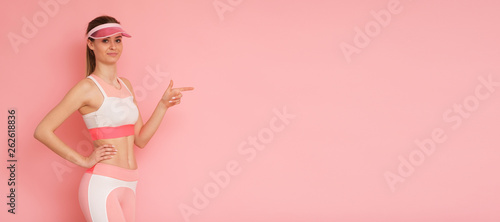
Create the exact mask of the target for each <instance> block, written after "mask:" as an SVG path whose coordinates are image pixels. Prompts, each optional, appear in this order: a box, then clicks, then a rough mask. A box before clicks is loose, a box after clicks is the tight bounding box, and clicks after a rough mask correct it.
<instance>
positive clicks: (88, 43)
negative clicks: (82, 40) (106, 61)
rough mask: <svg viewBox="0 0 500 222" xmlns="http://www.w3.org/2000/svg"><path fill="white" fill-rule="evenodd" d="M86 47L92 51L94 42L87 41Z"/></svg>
mask: <svg viewBox="0 0 500 222" xmlns="http://www.w3.org/2000/svg"><path fill="white" fill-rule="evenodd" d="M87 46H88V47H89V49H90V50H92V51H94V41H92V40H90V39H87Z"/></svg>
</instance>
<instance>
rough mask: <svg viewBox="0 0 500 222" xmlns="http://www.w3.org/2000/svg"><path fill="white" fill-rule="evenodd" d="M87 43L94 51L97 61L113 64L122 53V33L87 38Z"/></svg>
mask: <svg viewBox="0 0 500 222" xmlns="http://www.w3.org/2000/svg"><path fill="white" fill-rule="evenodd" d="M87 45H88V46H89V48H90V49H91V50H92V51H94V55H95V59H96V62H97V63H104V64H114V63H116V62H117V61H118V59H119V58H120V56H121V54H122V49H123V45H122V34H121V33H117V34H115V35H112V36H110V37H107V38H102V39H95V40H94V41H90V40H87Z"/></svg>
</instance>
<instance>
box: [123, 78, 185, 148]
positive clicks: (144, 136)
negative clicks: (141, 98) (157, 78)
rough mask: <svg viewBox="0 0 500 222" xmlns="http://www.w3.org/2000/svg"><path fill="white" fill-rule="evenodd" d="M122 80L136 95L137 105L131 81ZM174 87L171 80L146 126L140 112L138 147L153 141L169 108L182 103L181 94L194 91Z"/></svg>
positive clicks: (136, 135)
mask: <svg viewBox="0 0 500 222" xmlns="http://www.w3.org/2000/svg"><path fill="white" fill-rule="evenodd" d="M121 79H122V80H124V82H125V84H126V85H127V87H128V88H129V89H130V91H132V94H133V95H134V103H135V104H136V105H137V101H136V100H135V94H134V90H133V89H132V85H131V84H130V81H128V79H125V78H123V77H122V78H121ZM172 85H173V81H172V80H170V85H169V86H168V88H167V90H166V91H165V93H164V94H163V97H162V99H161V100H160V101H159V102H158V104H157V105H156V108H155V110H154V111H153V114H151V117H149V120H148V121H147V122H146V123H145V124H143V122H142V117H141V112H140V111H139V118H138V119H137V122H136V123H135V128H134V129H135V139H134V143H135V145H136V146H138V147H140V148H144V147H145V146H146V144H147V143H148V142H149V140H151V138H152V137H153V135H154V134H155V133H156V130H157V129H158V127H159V126H160V123H161V121H162V120H163V117H164V116H165V113H166V112H167V110H168V108H170V107H172V106H175V105H177V104H179V103H180V98H181V97H182V94H181V92H182V91H187V90H193V89H194V88H193V87H182V88H174V89H172ZM169 101H172V102H169Z"/></svg>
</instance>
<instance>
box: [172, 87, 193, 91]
mask: <svg viewBox="0 0 500 222" xmlns="http://www.w3.org/2000/svg"><path fill="white" fill-rule="evenodd" d="M176 89H178V90H180V91H190V90H194V87H181V88H176Z"/></svg>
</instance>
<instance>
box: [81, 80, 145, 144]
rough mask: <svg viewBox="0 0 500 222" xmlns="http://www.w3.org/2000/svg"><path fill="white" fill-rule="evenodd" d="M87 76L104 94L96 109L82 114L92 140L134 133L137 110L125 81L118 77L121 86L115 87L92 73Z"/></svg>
mask: <svg viewBox="0 0 500 222" xmlns="http://www.w3.org/2000/svg"><path fill="white" fill-rule="evenodd" d="M87 78H89V79H92V81H94V83H95V84H96V85H97V87H99V90H100V91H101V93H102V95H103V96H104V101H103V102H102V104H101V106H100V107H99V109H98V110H96V111H94V112H91V113H87V114H85V115H82V117H83V121H84V122H85V125H87V128H88V130H89V132H90V136H91V137H92V140H99V139H111V138H119V137H124V136H129V135H134V125H135V123H136V122H137V119H138V118H139V110H138V108H137V106H136V105H135V103H134V97H133V95H132V92H130V90H129V89H128V87H127V86H126V85H125V83H123V81H122V80H121V79H120V77H118V82H119V83H120V85H121V88H120V89H117V88H115V87H114V86H112V85H110V84H109V83H107V82H105V81H104V80H102V79H101V78H100V77H99V76H96V75H94V74H91V75H89V76H87Z"/></svg>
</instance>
